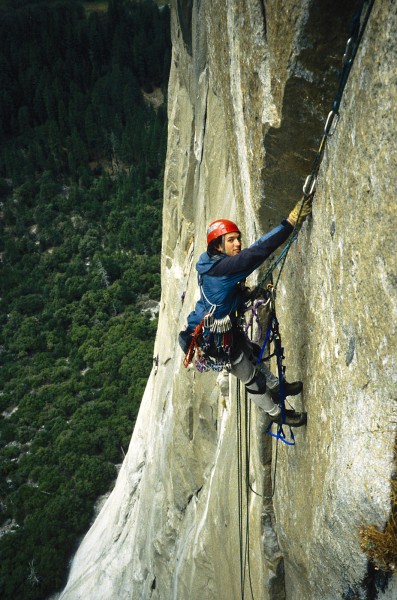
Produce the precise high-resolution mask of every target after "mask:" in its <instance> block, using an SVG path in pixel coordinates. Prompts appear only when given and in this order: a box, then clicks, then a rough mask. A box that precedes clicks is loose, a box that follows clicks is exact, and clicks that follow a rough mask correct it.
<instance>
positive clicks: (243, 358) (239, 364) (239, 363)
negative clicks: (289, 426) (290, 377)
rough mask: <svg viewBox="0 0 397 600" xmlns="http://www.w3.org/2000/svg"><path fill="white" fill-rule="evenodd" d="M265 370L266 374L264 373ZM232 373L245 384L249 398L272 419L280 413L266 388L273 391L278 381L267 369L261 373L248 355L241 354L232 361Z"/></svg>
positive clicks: (262, 368) (264, 368) (263, 368)
mask: <svg viewBox="0 0 397 600" xmlns="http://www.w3.org/2000/svg"><path fill="white" fill-rule="evenodd" d="M263 370H265V371H266V374H264V373H263V372H262V371H263ZM230 372H231V374H232V375H234V376H235V377H237V378H238V379H240V381H242V382H243V383H244V384H245V387H246V389H247V392H248V396H249V398H250V399H251V400H252V402H255V404H256V405H257V406H259V408H261V409H262V410H264V411H266V412H267V413H269V415H271V416H272V417H275V416H277V415H278V414H279V412H280V407H279V406H278V405H277V404H275V403H274V402H273V400H272V398H271V396H270V394H269V392H268V391H267V389H266V388H270V389H273V388H274V387H276V386H277V385H278V379H277V377H275V376H274V375H273V373H272V372H271V371H270V370H269V369H268V368H267V367H261V371H259V369H258V368H257V367H255V365H254V364H253V362H252V360H250V359H249V357H248V356H247V354H245V353H244V352H241V354H240V355H239V356H238V357H237V358H236V359H235V360H233V361H232V364H231V369H230Z"/></svg>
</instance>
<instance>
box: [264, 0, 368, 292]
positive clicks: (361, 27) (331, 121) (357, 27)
mask: <svg viewBox="0 0 397 600" xmlns="http://www.w3.org/2000/svg"><path fill="white" fill-rule="evenodd" d="M374 3H375V0H370V1H369V2H368V5H367V8H366V11H365V14H364V17H363V18H362V13H363V9H364V4H365V1H364V0H361V2H360V3H359V6H358V8H357V10H356V12H355V14H354V17H353V19H352V23H351V28H350V36H349V39H348V40H347V43H346V48H345V52H344V55H343V60H342V65H343V66H342V71H341V74H340V78H339V85H338V90H337V93H336V97H335V100H334V103H333V106H332V110H331V111H330V112H329V114H328V117H327V120H326V123H325V126H324V131H323V135H322V138H321V141H320V146H319V148H318V150H317V153H316V155H315V157H314V160H313V163H312V168H311V171H310V174H309V175H308V176H307V177H306V180H305V183H304V185H303V190H302V191H303V196H302V198H301V208H300V211H301V210H302V208H303V203H304V202H305V200H307V199H308V198H310V197H311V196H313V195H314V193H315V191H316V184H317V177H318V172H319V169H320V165H321V161H322V159H323V156H324V150H325V146H326V142H327V140H328V138H329V137H332V135H333V134H334V132H335V129H336V126H337V124H338V121H339V108H340V104H341V101H342V96H343V92H344V90H345V87H346V84H347V81H348V78H349V75H350V72H351V69H352V67H353V63H354V59H355V57H356V55H357V51H358V48H359V46H360V43H361V40H362V37H363V35H364V32H365V28H366V26H367V23H368V20H369V17H370V15H371V11H372V8H373V5H374ZM299 216H300V212H299ZM298 221H299V217H298V219H297V223H298ZM297 223H296V224H295V226H294V229H293V231H292V234H291V236H290V238H289V241H288V242H287V244H286V245H285V247H284V249H283V250H282V252H281V253H280V254H279V256H278V257H277V258H276V260H274V262H273V263H272V264H271V265H270V267H269V268H268V270H267V271H266V273H265V275H264V276H263V278H262V280H261V282H260V283H259V284H258V286H257V287H256V288H255V291H254V295H255V293H256V294H259V291H260V290H261V289H262V287H263V285H264V283H265V282H266V281H267V280H268V278H269V277H270V275H271V274H272V273H273V271H274V270H275V269H276V268H277V266H278V265H279V264H280V263H281V267H280V270H279V273H278V277H277V280H276V283H275V284H274V287H275V288H277V285H278V282H279V279H280V276H281V273H282V270H283V268H284V265H285V261H286V259H287V255H288V252H289V250H290V248H291V246H292V244H293V243H294V242H295V240H296V239H297V237H298V233H299V231H300V228H301V226H300V225H298V224H297Z"/></svg>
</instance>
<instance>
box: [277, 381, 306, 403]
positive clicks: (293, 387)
mask: <svg viewBox="0 0 397 600" xmlns="http://www.w3.org/2000/svg"><path fill="white" fill-rule="evenodd" d="M302 389H303V383H302V382H301V381H293V382H292V383H288V381H285V382H284V394H285V396H286V397H287V396H297V395H298V394H300V393H301V391H302ZM269 392H270V395H271V397H272V400H273V402H276V404H278V403H279V402H280V384H278V385H276V387H274V388H273V389H269Z"/></svg>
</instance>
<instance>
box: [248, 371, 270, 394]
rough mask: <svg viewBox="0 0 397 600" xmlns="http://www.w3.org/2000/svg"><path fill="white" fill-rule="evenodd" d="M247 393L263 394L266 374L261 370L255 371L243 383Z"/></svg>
mask: <svg viewBox="0 0 397 600" xmlns="http://www.w3.org/2000/svg"><path fill="white" fill-rule="evenodd" d="M245 388H246V390H247V392H248V393H249V394H264V393H265V392H266V376H265V375H264V374H263V373H261V371H255V375H254V376H253V378H252V379H251V380H250V381H248V382H247V383H246V384H245Z"/></svg>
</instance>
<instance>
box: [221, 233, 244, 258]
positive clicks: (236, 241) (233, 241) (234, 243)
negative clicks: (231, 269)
mask: <svg viewBox="0 0 397 600" xmlns="http://www.w3.org/2000/svg"><path fill="white" fill-rule="evenodd" d="M223 246H224V247H223V248H219V249H220V250H221V251H222V252H224V253H225V254H226V255H227V256H235V254H238V253H239V252H240V251H241V234H240V233H237V231H233V233H227V234H226V235H225V236H223Z"/></svg>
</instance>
